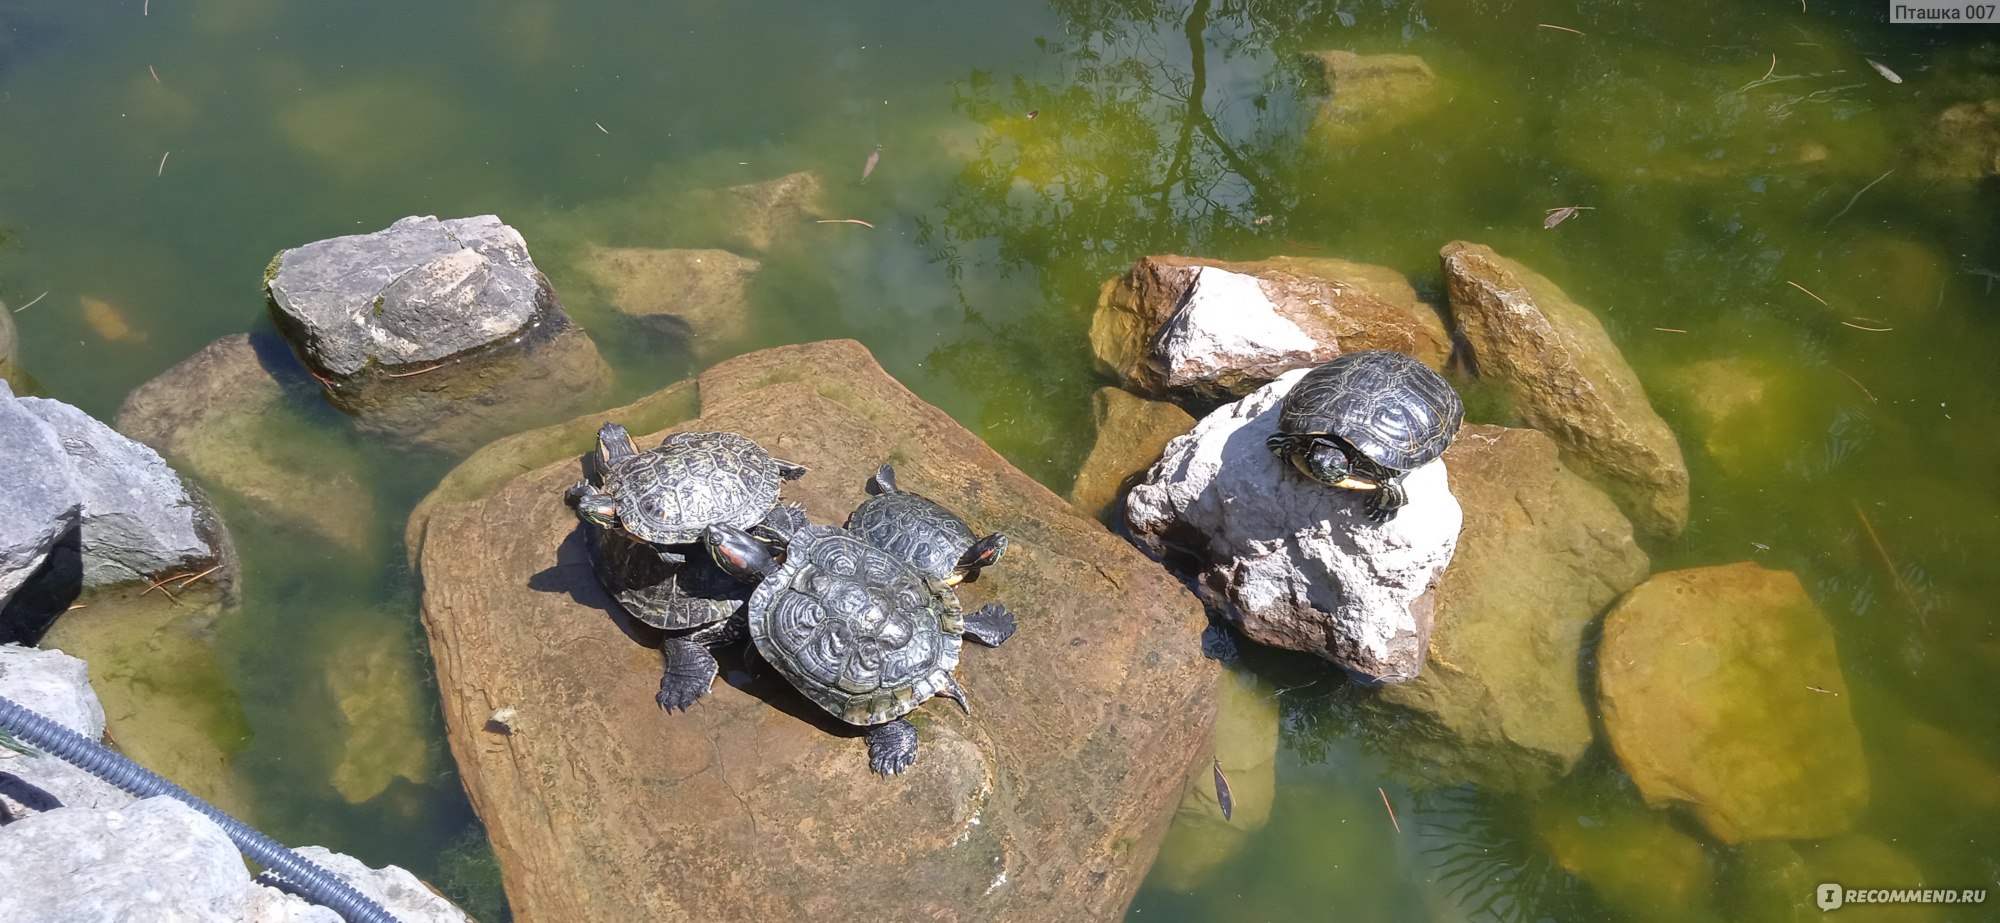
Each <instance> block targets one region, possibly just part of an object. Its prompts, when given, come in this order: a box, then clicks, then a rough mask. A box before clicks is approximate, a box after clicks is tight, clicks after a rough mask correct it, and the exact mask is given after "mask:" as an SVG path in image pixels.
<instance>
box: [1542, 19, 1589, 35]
mask: <svg viewBox="0 0 2000 923" xmlns="http://www.w3.org/2000/svg"><path fill="white" fill-rule="evenodd" d="M1535 27H1536V28H1538V29H1554V30H1556V31H1558V32H1568V33H1570V34H1572V35H1582V34H1583V33H1582V32H1580V31H1578V30H1576V29H1572V28H1570V27H1568V26H1558V25H1556V24H1555V23H1552V22H1538V23H1535Z"/></svg>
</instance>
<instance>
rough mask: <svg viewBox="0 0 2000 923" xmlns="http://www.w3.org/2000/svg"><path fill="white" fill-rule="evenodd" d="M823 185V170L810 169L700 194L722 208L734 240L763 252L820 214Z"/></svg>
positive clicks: (711, 205) (704, 199)
mask: <svg viewBox="0 0 2000 923" xmlns="http://www.w3.org/2000/svg"><path fill="white" fill-rule="evenodd" d="M821 186H822V184H821V182H820V178H819V174H817V173H814V172H812V171H809V170H808V171H803V172H799V173H792V174H788V175H785V176H780V177H778V178H777V179H772V180H765V181H763V182H759V183H745V184H743V185H741V186H731V187H729V188H727V189H724V190H721V191H720V192H709V193H704V194H701V195H698V196H697V198H698V199H701V200H702V201H703V202H704V203H705V204H706V206H708V207H712V208H714V209H717V210H718V214H720V215H721V216H722V220H723V221H724V222H725V223H726V226H727V227H728V228H729V231H728V233H727V236H728V237H729V239H730V241H731V243H732V244H734V245H735V246H739V247H742V248H744V249H747V250H750V251H752V252H755V253H762V252H764V251H766V250H769V249H771V248H772V247H773V246H775V245H776V244H778V243H779V242H780V241H782V240H783V239H784V238H786V237H787V236H789V235H792V234H796V233H798V232H799V231H801V230H803V229H805V227H806V226H807V225H809V224H812V222H813V221H814V220H815V219H817V218H818V217H819V216H820V211H821V208H822V205H821V197H822V189H821Z"/></svg>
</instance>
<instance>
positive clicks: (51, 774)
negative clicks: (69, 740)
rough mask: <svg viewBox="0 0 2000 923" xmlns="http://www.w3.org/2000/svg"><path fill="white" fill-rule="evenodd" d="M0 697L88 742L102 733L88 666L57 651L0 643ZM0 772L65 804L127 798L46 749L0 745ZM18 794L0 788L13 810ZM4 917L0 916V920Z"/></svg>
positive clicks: (99, 804) (103, 804) (110, 804)
mask: <svg viewBox="0 0 2000 923" xmlns="http://www.w3.org/2000/svg"><path fill="white" fill-rule="evenodd" d="M0 696H5V697H7V698H9V699H12V700H13V701H14V702H15V703H16V704H19V705H21V706H23V707H25V708H28V709H31V710H33V711H34V712H36V713H37V714H39V715H41V716H42V717H44V718H47V719H49V720H50V721H54V722H55V723H57V724H60V725H62V726H63V727H66V728H69V729H70V730H72V731H75V732H77V733H78V734H82V735H83V736H85V737H88V738H90V739H91V740H97V739H98V738H101V737H103V736H104V707H103V706H102V705H101V704H99V703H98V701H97V693H96V692H94V691H92V690H91V688H90V670H89V667H88V666H87V665H86V664H85V663H84V662H83V661H81V660H78V659H76V658H75V657H71V656H70V655H68V654H65V653H63V652H62V651H55V650H39V649H36V648H32V647H21V646H19V645H15V644H5V645H0ZM0 772H4V773H7V774H9V775H11V776H14V777H15V778H17V779H19V780H20V781H21V782H23V783H26V784H27V785H31V786H34V787H35V788H38V789H41V790H42V792H44V793H46V794H48V795H52V796H54V797H55V799H56V800H57V801H60V802H62V803H63V805H64V806H66V807H80V808H115V807H121V806H123V805H126V804H130V803H131V802H132V800H133V799H132V796H131V795H128V794H126V793H125V792H124V791H122V790H120V789H119V788H118V787H117V786H115V785H112V784H111V783H109V782H105V781H103V780H101V779H99V778H97V777H96V776H93V775H91V774H90V773H88V772H85V771H83V770H81V769H78V768H77V767H75V766H71V765H70V764H68V763H65V762H63V761H62V760H60V759H57V758H56V757H53V756H50V755H48V754H46V753H44V754H40V755H38V756H27V755H24V754H20V753H15V752H14V751H12V750H7V749H0ZM18 794H20V793H18V792H14V793H9V792H6V791H0V797H5V798H6V799H7V800H8V801H11V802H12V805H11V807H12V808H14V809H18V808H19V807H21V806H22V805H25V804H27V802H26V801H24V800H23V799H21V798H19V797H17V795H18ZM16 813H21V812H19V811H18V810H16ZM5 829H12V827H8V828H5ZM9 919H12V918H11V917H8V916H6V915H4V914H0V920H9Z"/></svg>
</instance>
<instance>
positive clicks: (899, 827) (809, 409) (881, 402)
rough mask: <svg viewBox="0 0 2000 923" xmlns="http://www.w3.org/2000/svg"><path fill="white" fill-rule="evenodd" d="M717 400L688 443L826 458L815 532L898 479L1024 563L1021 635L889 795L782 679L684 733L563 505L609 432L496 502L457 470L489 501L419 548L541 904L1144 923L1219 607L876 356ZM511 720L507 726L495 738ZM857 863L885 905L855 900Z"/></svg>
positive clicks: (778, 366)
mask: <svg viewBox="0 0 2000 923" xmlns="http://www.w3.org/2000/svg"><path fill="white" fill-rule="evenodd" d="M699 395H700V405H699V409H700V416H699V417H697V418H695V419H692V420H688V421H686V422H684V423H683V424H681V425H680V426H679V427H678V428H680V429H701V430H710V429H725V430H730V431H734V432H740V433H743V434H745V435H747V436H749V437H751V438H753V439H755V440H757V441H758V442H759V443H760V444H762V445H764V446H765V447H767V448H769V449H770V450H771V451H772V452H774V453H778V454H781V455H782V456H783V457H785V458H788V459H792V460H794V461H797V462H799V463H801V464H803V465H806V466H807V467H808V468H810V469H811V471H810V473H809V474H808V475H806V477H805V478H804V479H802V480H799V481H795V482H792V483H791V484H788V485H787V486H786V493H787V496H789V497H792V498H794V499H797V500H799V501H801V502H802V503H804V505H805V507H806V509H807V511H808V512H809V513H810V514H811V515H812V516H813V518H815V519H817V520H820V521H835V522H837V521H840V520H842V519H843V518H844V517H845V515H846V513H847V512H848V511H849V510H851V509H853V507H854V506H855V505H856V504H858V503H859V502H860V501H861V499H862V497H863V494H862V491H861V489H860V487H861V484H862V483H863V481H864V480H865V479H866V478H867V476H868V474H869V473H870V472H871V471H873V470H874V469H875V467H876V466H878V465H880V464H881V463H883V462H884V461H889V462H893V463H894V464H895V465H896V470H897V473H898V476H899V479H900V480H901V481H902V482H904V483H905V484H906V485H908V486H910V487H911V488H912V489H915V490H919V491H921V492H922V493H924V494H925V495H926V496H929V497H931V498H932V499H934V500H937V501H938V502H940V503H943V504H944V505H946V506H948V507H950V508H951V509H953V510H955V511H956V512H958V513H960V514H962V515H964V516H965V518H967V519H968V520H970V521H974V522H979V523H981V524H982V526H984V527H988V528H994V529H998V530H1001V531H1004V532H1005V533H1006V534H1007V536H1008V538H1009V540H1010V542H1009V547H1008V552H1007V556H1006V559H1005V560H1004V561H1003V562H1002V563H1001V564H1000V565H998V566H995V567H993V568H989V569H987V570H986V571H985V572H984V573H983V574H982V575H981V578H980V580H979V581H978V582H977V583H976V584H967V585H965V586H963V587H961V590H960V595H961V598H962V599H963V600H964V601H965V603H966V604H967V605H971V606H978V605H982V604H984V603H985V602H988V601H1004V602H1005V603H1006V604H1007V605H1008V606H1009V607H1010V608H1012V609H1013V610H1014V611H1015V612H1016V613H1018V614H1019V616H1020V619H1021V625H1022V629H1023V630H1022V631H1021V632H1020V633H1019V634H1017V635H1015V636H1014V638H1013V639H1012V640H1010V641H1008V643H1007V644H1006V645H1005V646H1004V647H1001V648H997V649H992V650H985V649H976V650H969V651H968V652H967V654H966V656H965V658H964V659H963V660H962V661H961V663H960V669H959V679H960V681H961V682H962V683H963V684H964V685H965V687H966V689H967V691H968V693H969V695H970V698H971V701H972V704H973V709H974V714H973V715H972V716H971V717H966V716H962V715H959V714H957V713H955V712H954V711H949V710H945V709H941V708H936V707H926V708H924V709H922V710H920V711H919V712H918V713H917V720H918V721H919V723H920V724H921V726H922V732H921V733H922V749H921V750H920V752H919V757H918V759H917V762H916V764H915V765H914V766H913V767H912V768H911V769H910V770H909V771H907V772H905V773H904V774H902V775H900V776H897V777H895V778H888V779H885V778H883V777H880V776H876V775H874V774H872V773H871V772H870V771H869V769H868V761H867V759H866V757H865V746H864V744H863V742H862V741H861V740H860V739H859V738H858V737H856V736H854V734H853V732H852V731H850V730H845V729H844V727H845V726H836V725H835V724H834V722H832V721H830V720H828V719H825V718H824V717H823V716H822V715H821V713H820V712H819V710H818V709H817V707H816V706H814V705H812V704H811V703H810V702H808V701H806V700H805V699H803V698H802V697H800V696H799V695H798V694H797V693H796V692H795V691H794V690H792V689H791V688H790V687H789V686H787V685H785V684H784V683H782V682H781V681H779V680H778V679H777V678H776V677H775V676H774V675H770V674H768V673H767V674H766V675H765V676H763V678H762V679H760V680H759V681H757V682H754V683H750V684H748V685H747V686H746V687H744V688H738V687H735V686H731V685H727V684H723V683H718V684H717V685H716V687H715V689H714V690H713V691H712V692H711V693H710V694H709V695H708V696H707V697H706V698H704V699H703V700H702V702H701V703H700V704H699V705H698V706H697V707H696V708H694V709H691V710H689V711H687V712H684V713H676V714H671V715H670V714H667V713H665V712H663V711H662V710H661V709H660V708H659V707H658V706H657V705H656V704H655V702H654V694H655V693H656V692H657V690H658V687H659V675H660V674H659V670H660V667H659V654H658V653H657V652H655V651H653V650H650V649H649V648H648V647H647V646H644V644H653V643H657V640H658V635H657V634H656V633H654V634H650V635H649V634H647V631H646V629H644V626H635V625H633V624H632V623H631V622H630V621H629V620H626V619H623V618H621V617H618V616H616V615H614V612H615V607H613V606H612V604H611V603H610V601H609V599H608V598H606V597H605V596H604V594H603V592H602V590H601V588H599V587H598V586H597V581H596V579H595V577H594V576H593V575H592V573H591V569H590V566H589V563H588V562H587V561H586V560H585V559H584V555H583V553H582V551H583V542H582V538H581V534H580V532H579V529H578V524H577V521H576V517H575V515H574V514H573V513H572V512H571V511H570V510H569V509H568V508H566V507H565V506H564V505H563V503H562V500H561V496H562V493H563V489H564V488H565V487H567V486H568V485H569V484H571V483H573V482H574V481H575V480H576V478H577V476H578V472H579V465H578V460H577V454H581V452H583V451H585V450H587V448H588V445H589V443H588V441H587V439H586V438H584V437H583V436H582V434H583V433H587V432H588V429H587V428H586V426H589V427H594V426H595V425H596V424H598V423H601V422H602V421H603V419H604V417H603V416H602V415H599V414H593V415H591V416H590V417H588V418H585V419H584V420H579V421H573V423H572V424H566V425H565V429H564V430H563V431H562V433H563V438H564V439H569V438H571V437H570V435H569V434H570V433H571V432H572V428H573V429H574V431H575V432H576V433H577V436H576V437H575V439H576V441H575V442H574V443H573V446H572V448H571V452H572V453H576V454H572V455H570V456H569V457H566V458H564V459H562V460H561V461H559V462H557V463H555V464H552V465H545V466H542V467H539V468H535V469H533V470H530V471H527V472H525V473H521V472H520V470H519V468H518V467H517V468H516V469H515V471H516V475H517V476H515V477H513V478H512V479H510V480H505V481H503V482H501V483H500V484H499V485H498V486H497V487H496V488H494V489H491V490H490V491H488V492H487V493H485V494H483V495H472V496H467V495H466V493H462V492H461V491H463V490H464V488H465V485H466V483H468V482H454V481H453V480H452V479H451V478H447V481H446V483H447V485H454V484H455V485H456V486H452V487H451V490H452V491H453V492H454V494H455V495H456V496H458V497H461V498H462V499H453V500H444V501H439V502H436V503H431V504H428V505H427V506H425V507H424V508H423V509H422V510H421V511H420V513H419V515H420V516H423V517H424V518H425V520H426V521H425V522H424V523H422V524H421V525H416V524H413V528H412V534H418V535H421V542H422V547H421V551H420V552H419V561H420V569H421V572H422V575H423V585H424V600H423V609H424V621H425V627H426V630H427V631H428V633H429V636H430V641H431V646H432V652H433V655H434V658H435V660H436V662H437V666H438V675H437V680H438V686H439V689H440V692H441V693H442V698H443V705H444V714H445V721H446V725H447V729H448V732H449V737H450V741H451V746H452V751H453V754H454V755H455V756H456V757H457V759H458V764H459V770H460V774H461V776H462V777H463V779H464V782H465V786H466V791H467V793H468V795H469V796H470V798H471V801H472V804H473V807H474V809H475V810H476V811H478V813H479V815H480V817H481V819H482V820H483V821H484V823H485V824H486V827H487V830H488V832H489V834H490V836H491V838H492V841H493V845H494V848H495V851H496V853H497V854H498V855H499V857H500V860H501V865H502V869H503V874H504V876H505V880H506V885H507V892H508V897H509V900H510V903H511V904H512V906H513V909H514V913H515V914H516V915H517V916H519V917H520V918H522V919H560V920H575V921H619V923H624V921H628V920H633V919H659V918H664V919H680V918H688V919H704V920H777V919H849V918H864V917H866V918H875V919H894V920H907V919H927V918H933V917H939V916H951V915H958V916H959V917H960V918H962V919H963V918H980V919H1007V920H1026V921H1035V920H1058V919H1059V920H1066V921H1067V920H1111V919H1118V918H1120V917H1122V915H1123V913H1124V910H1125V906H1126V904H1127V902H1129V901H1130V899H1131V896H1132V894H1133V892H1134V891H1135V890H1136V889H1137V887H1138V885H1139V881H1140V879H1141V877H1142V876H1143V875H1144V873H1145V869H1146V867H1147V866H1148V864H1149V863H1150V861H1151V859H1152V857H1153V855H1154V853H1155V852H1156V851H1157V849H1158V846H1159V842H1160V838H1161V837H1162V836H1163V835H1164V833H1165V829H1166V826H1167V821H1168V819H1169V817H1170V816H1171V813H1172V810H1173V805H1174V803H1175V801H1176V800H1177V798H1178V797H1179V795H1180V792H1181V788H1182V784H1183V782H1184V780H1185V779H1186V776H1187V771H1188V767H1190V766H1191V765H1193V764H1194V762H1195V761H1196V759H1197V758H1198V757H1199V755H1200V754H1202V752H1203V751H1204V750H1205V749H1206V747H1207V743H1208V741H1209V737H1210V729H1211V720H1212V715H1213V707H1214V706H1213V702H1214V699H1213V696H1214V683H1215V681H1216V672H1217V671H1216V667H1215V666H1214V665H1213V663H1212V662H1211V661H1207V660H1204V659H1203V658H1202V656H1201V652H1200V643H1199V636H1200V631H1201V626H1202V624H1203V622H1204V615H1203V612H1202V609H1201V606H1200V604H1199V603H1198V602H1197V601H1196V600H1194V598H1193V597H1192V596H1190V595H1189V594H1188V593H1187V592H1186V590H1185V589H1184V588H1182V587H1181V586H1180V585H1179V584H1178V583H1177V582H1176V581H1174V580H1173V579H1172V578H1171V577H1170V576H1168V575H1167V574H1165V573H1164V572H1162V571H1160V570H1159V568H1157V567H1156V566H1154V565H1153V564H1152V563H1151V562H1150V561H1147V560H1146V559H1145V558H1144V557H1143V556H1142V555H1140V554H1139V553H1138V551H1137V550H1135V549H1133V548H1132V547H1131V546H1130V545H1129V544H1128V543H1126V542H1124V541H1122V540H1120V539H1118V538H1116V537H1114V536H1112V535H1111V534H1110V533H1109V532H1107V531H1105V530H1104V528H1103V527H1102V526H1101V525H1099V524H1098V523H1096V522H1094V521H1092V520H1090V519H1087V518H1085V517H1083V516H1081V515H1079V514H1078V513H1077V512H1075V511H1074V510H1073V509H1072V508H1071V507H1070V505H1069V504H1067V503H1066V502H1064V501H1063V500H1062V499H1061V498H1059V497H1057V496H1055V495H1054V494H1052V493H1050V492H1049V491H1048V490H1047V489H1045V488H1043V487H1042V486H1040V485H1039V484H1037V483H1036V482H1034V481H1033V480H1031V479H1029V478H1028V477H1027V476H1026V475H1023V474H1021V473H1020V472H1019V471H1016V470H1015V469H1013V468H1012V466H1010V465H1008V463H1007V462H1006V461H1005V460H1004V459H1002V458H1001V457H1000V456H999V455H997V454H996V453H994V452H993V451H992V450H991V449H989V448H987V447H985V446H984V445H983V444H982V443H980V441H979V440H978V439H977V438H976V437H975V436H973V435H972V434H971V433H969V432H967V431H966V430H964V429H963V428H961V427H960V426H958V425H957V424H956V423H954V422H952V421H951V419H950V418H948V417H946V416H945V415H944V414H943V413H942V412H940V411H938V410H937V409H936V408H933V407H930V406H929V405H926V404H924V403H923V402H922V401H921V400H919V399H917V398H916V397H915V396H914V395H912V394H911V393H910V392H909V391H907V390H906V389H904V388H903V387H902V386H901V385H900V384H898V383H896V382H895V380H894V379H892V378H890V377H889V376H888V375H887V374H886V373H884V372H882V371H881V370H880V367H879V366H877V365H876V364H875V363H874V361H873V358H872V357H871V356H870V355H869V354H868V353H867V351H866V350H865V349H863V348H862V347H861V346H860V345H859V344H856V343H853V342H850V341H835V342H826V343H815V344H809V345H805V346H797V347H786V348H782V349H773V350H765V351H762V352H758V353H752V354H750V355H747V356H743V357H739V358H737V359H733V360H730V361H729V362H725V363H723V364H721V365H718V366H716V367H715V368H713V369H710V370H709V371H708V372H707V373H706V374H704V375H703V376H702V377H701V380H700V386H699ZM626 422H627V424H628V425H630V421H626ZM635 435H636V436H637V437H638V440H639V442H640V443H641V444H651V443H656V442H657V441H658V440H659V439H660V438H661V434H659V433H657V432H646V431H640V430H635ZM535 443H537V440H524V441H520V442H517V443H515V445H517V446H521V447H524V448H525V447H530V446H531V444H535ZM475 461H479V459H477V458H475ZM492 470H496V471H497V470H505V465H504V464H498V463H495V465H494V468H493V469H492ZM628 631H630V634H628ZM635 638H637V639H639V640H640V641H641V642H643V644H641V643H634V639H635ZM501 708H509V709H512V710H513V711H512V712H511V713H510V719H509V725H508V726H509V728H510V732H509V733H504V734H502V733H497V732H494V731H491V730H488V729H487V727H488V724H487V722H488V720H489V718H490V717H491V716H492V715H493V713H494V712H495V710H497V709H501ZM857 856H867V857H869V860H868V862H869V868H870V878H869V880H870V881H871V882H873V883H874V885H875V886H871V887H856V879H855V877H854V869H855V865H854V863H855V861H856V858H855V857H857Z"/></svg>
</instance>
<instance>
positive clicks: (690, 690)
mask: <svg viewBox="0 0 2000 923" xmlns="http://www.w3.org/2000/svg"><path fill="white" fill-rule="evenodd" d="M660 653H661V654H662V655H663V656H665V657H666V660H667V672H666V674H665V675H663V676H661V677H660V694H659V695H657V696H655V697H654V698H653V700H654V701H656V702H658V703H660V707H661V708H664V709H666V710H667V711H687V709H688V706H690V705H693V704H694V703H695V700H697V699H700V698H701V697H702V696H705V695H707V694H708V688H709V687H710V686H712V685H714V684H715V674H716V669H717V668H716V664H715V655H713V654H710V653H709V652H708V650H707V649H706V648H703V647H702V646H701V645H699V644H696V643H694V642H693V641H689V640H688V639H686V638H668V639H667V643H665V644H662V645H660Z"/></svg>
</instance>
